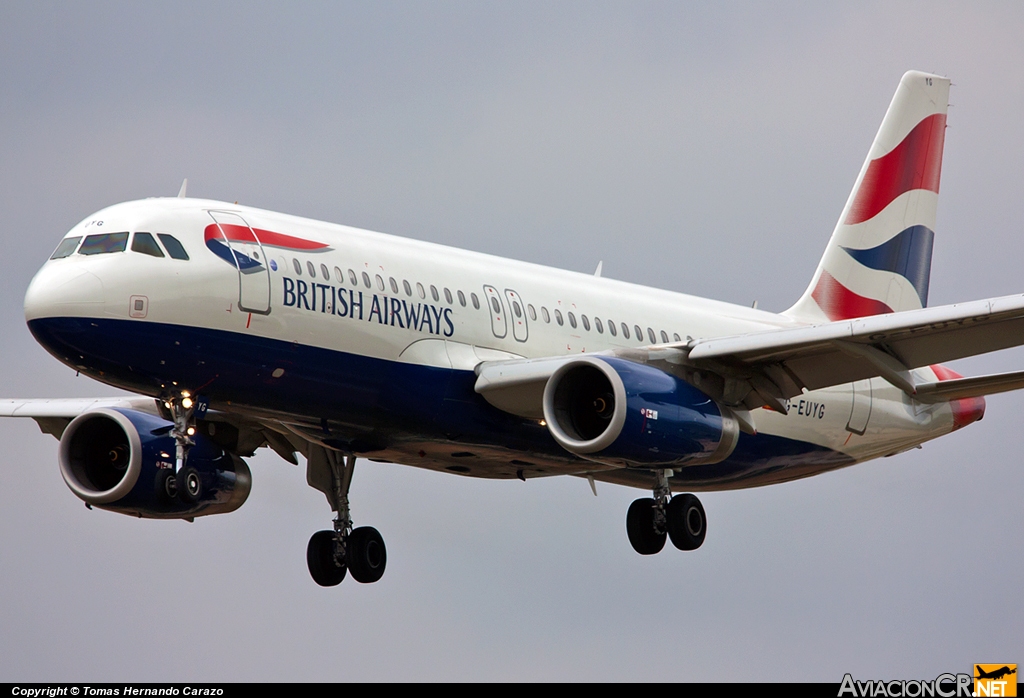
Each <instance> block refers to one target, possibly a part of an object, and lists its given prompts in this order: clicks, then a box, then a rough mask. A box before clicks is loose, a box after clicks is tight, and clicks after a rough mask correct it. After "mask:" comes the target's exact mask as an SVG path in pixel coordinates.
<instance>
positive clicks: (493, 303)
mask: <svg viewBox="0 0 1024 698" xmlns="http://www.w3.org/2000/svg"><path fill="white" fill-rule="evenodd" d="M491 307H492V308H494V314H495V315H501V303H499V302H498V299H497V298H495V297H494V296H491Z"/></svg>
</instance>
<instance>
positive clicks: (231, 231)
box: [203, 223, 328, 251]
mask: <svg viewBox="0 0 1024 698" xmlns="http://www.w3.org/2000/svg"><path fill="white" fill-rule="evenodd" d="M221 230H223V231H224V235H226V236H227V238H228V240H234V241H235V242H253V243H254V242H256V238H255V237H253V231H252V230H249V228H248V227H246V226H244V225H232V224H230V223H221V224H220V225H219V226H218V225H217V224H216V223H211V224H210V225H208V226H206V230H205V231H203V232H204V236H203V237H204V239H206V240H220V239H221ZM255 232H256V235H258V236H259V238H260V239H259V242H261V243H263V244H264V245H270V246H271V247H286V248H288V249H290V250H308V251H312V250H325V249H327V248H328V245H325V244H324V243H322V242H314V241H312V240H304V239H302V238H297V237H294V236H292V235H285V234H284V233H275V232H273V231H272V230H261V229H260V228H256V229H255Z"/></svg>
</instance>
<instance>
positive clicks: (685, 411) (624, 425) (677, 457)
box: [544, 356, 739, 466]
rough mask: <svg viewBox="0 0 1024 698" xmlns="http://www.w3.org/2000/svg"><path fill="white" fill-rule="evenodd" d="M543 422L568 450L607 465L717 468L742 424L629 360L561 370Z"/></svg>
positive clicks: (593, 360) (594, 361) (583, 362)
mask: <svg viewBox="0 0 1024 698" xmlns="http://www.w3.org/2000/svg"><path fill="white" fill-rule="evenodd" d="M544 418H545V420H546V422H547V427H548V430H549V431H550V432H551V435H552V436H553V437H554V439H555V441H557V442H558V443H559V444H560V445H561V446H562V447H563V448H565V449H566V450H568V451H570V452H572V453H575V454H577V455H580V456H583V457H586V458H589V459H590V460H595V461H599V462H603V463H609V464H615V465H627V466H629V465H633V466H680V465H701V464H710V463H718V462H720V461H723V460H725V459H726V458H728V457H729V455H730V454H731V453H732V452H733V450H734V449H735V448H736V443H737V441H738V440H739V424H738V423H737V421H736V420H735V419H734V418H733V417H732V415H731V414H730V413H729V411H728V409H726V408H723V407H721V406H719V405H718V404H716V403H715V402H714V401H713V400H712V399H711V398H709V397H708V396H707V395H705V394H704V393H702V392H701V391H700V390H698V389H697V388H695V387H693V386H692V385H690V384H689V383H686V382H685V381H682V380H680V379H678V378H676V377H675V376H672V375H670V374H668V373H665V372H664V371H661V370H659V369H657V368H653V367H651V366H646V365H644V364H638V363H634V362H632V361H627V360H624V359H617V358H607V357H594V356H584V357H580V358H579V359H576V360H575V361H570V362H568V363H565V364H563V365H562V366H560V367H559V368H558V369H557V370H556V371H555V372H554V373H553V374H552V375H551V378H550V379H548V382H547V385H546V387H545V389H544Z"/></svg>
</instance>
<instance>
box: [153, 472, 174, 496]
mask: <svg viewBox="0 0 1024 698" xmlns="http://www.w3.org/2000/svg"><path fill="white" fill-rule="evenodd" d="M153 489H155V490H156V497H157V499H159V500H160V501H161V502H163V503H165V504H170V503H171V502H173V501H174V498H175V497H177V496H178V480H177V478H176V477H174V471H173V470H171V469H170V468H161V469H160V470H158V471H157V472H156V481H155V483H154V486H153Z"/></svg>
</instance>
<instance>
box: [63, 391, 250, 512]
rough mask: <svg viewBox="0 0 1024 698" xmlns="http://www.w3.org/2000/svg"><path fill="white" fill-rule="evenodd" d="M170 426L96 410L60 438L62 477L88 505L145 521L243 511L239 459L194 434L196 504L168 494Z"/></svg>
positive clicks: (244, 470)
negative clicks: (198, 483) (198, 487)
mask: <svg viewBox="0 0 1024 698" xmlns="http://www.w3.org/2000/svg"><path fill="white" fill-rule="evenodd" d="M173 426H174V425H173V424H172V423H171V422H168V421H167V420H165V419H161V418H160V417H156V416H154V415H151V414H147V413H145V412H139V411H137V410H129V409H120V408H99V409H95V410H91V411H89V412H85V413H83V414H81V415H79V416H78V417H76V418H75V419H74V420H73V421H72V422H71V423H70V424H69V425H68V426H67V428H66V429H65V430H64V434H63V435H62V436H61V439H60V473H61V475H62V476H63V477H64V482H66V483H67V485H68V487H70V488H71V491H72V492H74V493H75V495H76V496H78V497H79V498H80V499H82V500H83V501H85V502H86V503H87V504H90V505H93V506H97V507H100V508H102V509H109V510H110V511H116V512H119V513H122V514H131V515H132V516H139V517H143V518H148V519H190V518H192V517H195V516H207V515H209V514H225V513H227V512H229V511H234V510H235V509H237V508H238V507H240V506H242V504H243V503H244V502H245V500H246V498H247V497H248V496H249V489H250V485H251V482H252V476H251V474H250V472H249V467H248V466H247V465H246V464H245V461H243V460H242V459H241V458H239V457H237V456H234V455H232V454H229V453H227V452H225V451H224V450H223V449H221V448H220V447H219V446H217V445H216V444H214V443H213V442H212V441H210V440H209V439H207V438H205V437H203V436H201V435H199V434H196V435H195V436H193V437H192V439H193V440H194V441H195V446H193V447H192V448H191V449H189V454H188V465H190V466H192V467H194V468H195V469H196V470H197V471H198V472H199V475H200V478H201V479H202V481H203V487H202V494H201V495H200V496H199V499H198V501H196V502H194V503H192V502H186V501H183V500H182V499H180V498H179V497H176V496H172V495H170V494H168V491H167V488H166V487H165V486H164V482H163V480H164V479H165V478H166V476H167V472H168V470H170V472H172V473H173V471H174V460H175V442H174V437H173V436H171V435H170V432H171V429H172V428H173Z"/></svg>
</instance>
